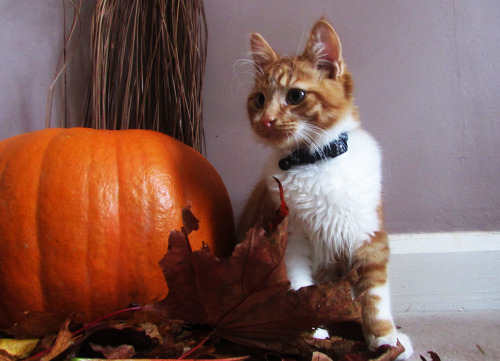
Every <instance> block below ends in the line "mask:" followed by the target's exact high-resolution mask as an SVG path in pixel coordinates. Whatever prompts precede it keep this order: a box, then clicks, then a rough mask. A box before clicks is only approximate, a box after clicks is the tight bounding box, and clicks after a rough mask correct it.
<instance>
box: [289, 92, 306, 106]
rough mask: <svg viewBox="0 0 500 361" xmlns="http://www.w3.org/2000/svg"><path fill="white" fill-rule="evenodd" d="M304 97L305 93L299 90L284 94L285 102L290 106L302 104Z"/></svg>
mask: <svg viewBox="0 0 500 361" xmlns="http://www.w3.org/2000/svg"><path fill="white" fill-rule="evenodd" d="M305 97H306V92H305V91H303V90H300V89H290V90H289V91H288V93H287V94H286V102H287V103H288V104H290V105H297V104H300V103H302V101H303V100H304V98H305Z"/></svg>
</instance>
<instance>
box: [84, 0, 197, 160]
mask: <svg viewBox="0 0 500 361" xmlns="http://www.w3.org/2000/svg"><path fill="white" fill-rule="evenodd" d="M206 43H207V25H206V19H205V13H204V8H203V1H202V0H130V1H123V0H99V1H97V3H96V8H95V11H94V16H93V20H92V38H91V52H92V54H91V62H92V64H91V69H92V74H91V80H90V86H89V92H88V98H87V105H86V116H85V120H84V124H83V125H84V126H86V127H92V128H96V129H130V128H137V129H152V130H157V131H160V132H163V133H166V134H168V135H171V136H172V137H174V138H176V139H179V140H180V141H182V142H184V143H186V144H188V145H190V146H192V147H193V148H194V149H196V150H198V151H200V152H202V151H203V150H204V145H205V144H204V134H203V124H202V92H203V75H204V72H205V63H206V51H207V48H206Z"/></svg>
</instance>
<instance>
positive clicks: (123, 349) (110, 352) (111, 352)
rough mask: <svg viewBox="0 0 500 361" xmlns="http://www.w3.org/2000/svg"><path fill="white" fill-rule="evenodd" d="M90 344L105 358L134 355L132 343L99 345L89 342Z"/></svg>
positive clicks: (125, 357)
mask: <svg viewBox="0 0 500 361" xmlns="http://www.w3.org/2000/svg"><path fill="white" fill-rule="evenodd" d="M90 346H91V347H92V349H93V350H94V351H96V352H100V353H102V354H103V355H104V357H105V358H107V359H131V358H132V357H133V356H134V355H135V349H134V346H132V345H120V346H116V347H113V346H101V345H96V344H93V343H91V344H90Z"/></svg>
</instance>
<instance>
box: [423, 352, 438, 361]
mask: <svg viewBox="0 0 500 361" xmlns="http://www.w3.org/2000/svg"><path fill="white" fill-rule="evenodd" d="M427 353H428V354H429V355H430V356H431V361H441V358H440V357H439V355H438V354H437V353H435V352H434V351H427ZM420 359H421V360H423V361H427V360H426V358H425V357H424V356H422V355H420Z"/></svg>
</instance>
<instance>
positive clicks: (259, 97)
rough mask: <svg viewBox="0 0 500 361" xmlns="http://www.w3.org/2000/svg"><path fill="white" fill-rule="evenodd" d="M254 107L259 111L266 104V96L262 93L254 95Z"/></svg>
mask: <svg viewBox="0 0 500 361" xmlns="http://www.w3.org/2000/svg"><path fill="white" fill-rule="evenodd" d="M254 102H255V106H256V107H257V108H259V109H262V108H264V105H265V104H266V96H265V95H264V94H262V93H258V94H256V95H255V100H254Z"/></svg>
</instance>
